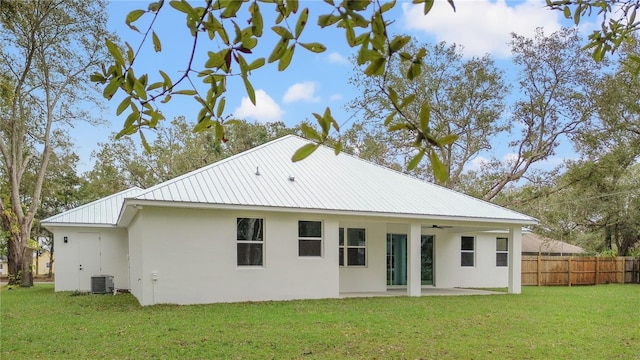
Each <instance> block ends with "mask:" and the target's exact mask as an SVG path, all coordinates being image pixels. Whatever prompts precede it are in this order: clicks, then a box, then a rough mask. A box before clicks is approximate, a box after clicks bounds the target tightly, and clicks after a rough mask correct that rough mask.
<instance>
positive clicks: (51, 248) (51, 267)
mask: <svg viewBox="0 0 640 360" xmlns="http://www.w3.org/2000/svg"><path fill="white" fill-rule="evenodd" d="M53 261H54V260H53V240H51V246H50V247H49V274H47V277H48V278H52V277H53Z"/></svg>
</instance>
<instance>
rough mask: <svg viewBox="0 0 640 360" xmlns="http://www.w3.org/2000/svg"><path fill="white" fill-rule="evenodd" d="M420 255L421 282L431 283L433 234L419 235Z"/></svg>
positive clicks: (424, 283) (423, 283)
mask: <svg viewBox="0 0 640 360" xmlns="http://www.w3.org/2000/svg"><path fill="white" fill-rule="evenodd" d="M420 257H421V260H420V262H421V267H422V268H421V270H422V271H421V273H422V274H421V277H422V278H421V283H422V285H433V284H434V283H433V278H434V276H433V269H434V267H433V235H422V236H421V237H420Z"/></svg>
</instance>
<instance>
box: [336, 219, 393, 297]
mask: <svg viewBox="0 0 640 360" xmlns="http://www.w3.org/2000/svg"><path fill="white" fill-rule="evenodd" d="M340 227H341V228H345V229H347V228H359V229H362V228H364V229H365V236H366V240H367V253H366V256H367V260H366V263H367V265H366V266H364V267H361V266H357V267H349V266H342V267H340V292H367V291H386V290H387V275H386V271H387V224H386V223H385V222H364V221H355V220H341V221H340ZM346 241H347V239H346V238H345V242H346ZM334 253H335V255H334V256H335V257H336V259H337V257H338V247H337V246H336V248H335V252H334Z"/></svg>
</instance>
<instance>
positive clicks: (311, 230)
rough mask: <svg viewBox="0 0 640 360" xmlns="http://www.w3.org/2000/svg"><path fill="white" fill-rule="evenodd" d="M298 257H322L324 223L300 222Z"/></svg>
mask: <svg viewBox="0 0 640 360" xmlns="http://www.w3.org/2000/svg"><path fill="white" fill-rule="evenodd" d="M298 256H308V257H320V256H322V221H304V220H300V221H298Z"/></svg>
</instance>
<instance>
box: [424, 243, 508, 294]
mask: <svg viewBox="0 0 640 360" xmlns="http://www.w3.org/2000/svg"><path fill="white" fill-rule="evenodd" d="M462 236H474V237H475V238H476V240H475V259H474V266H473V267H466V266H461V265H460V253H461V251H460V241H461V240H460V239H461V237H462ZM496 237H507V234H497V233H485V232H479V233H464V234H459V233H458V234H455V233H454V234H452V233H446V232H444V231H439V232H438V233H437V234H436V237H435V285H436V287H438V288H452V287H507V285H508V284H509V268H508V267H507V266H504V267H497V266H496ZM512 247H513V244H512V243H511V239H509V251H511V249H512Z"/></svg>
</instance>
